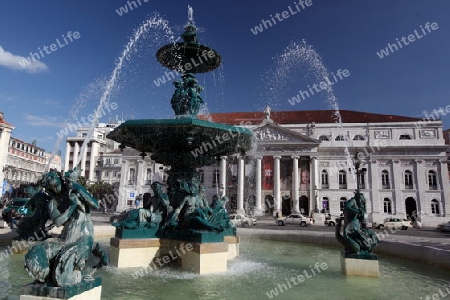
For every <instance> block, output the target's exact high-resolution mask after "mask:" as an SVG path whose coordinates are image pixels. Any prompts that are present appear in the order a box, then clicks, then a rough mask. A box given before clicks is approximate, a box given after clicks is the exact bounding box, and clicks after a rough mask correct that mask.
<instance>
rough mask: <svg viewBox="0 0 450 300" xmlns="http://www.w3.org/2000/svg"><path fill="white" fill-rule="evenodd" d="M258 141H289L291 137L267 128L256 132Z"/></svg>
mask: <svg viewBox="0 0 450 300" xmlns="http://www.w3.org/2000/svg"><path fill="white" fill-rule="evenodd" d="M255 138H256V140H258V141H289V140H290V137H289V136H287V135H286V134H284V133H280V132H277V131H275V130H273V129H270V128H265V129H262V130H260V131H257V132H255Z"/></svg>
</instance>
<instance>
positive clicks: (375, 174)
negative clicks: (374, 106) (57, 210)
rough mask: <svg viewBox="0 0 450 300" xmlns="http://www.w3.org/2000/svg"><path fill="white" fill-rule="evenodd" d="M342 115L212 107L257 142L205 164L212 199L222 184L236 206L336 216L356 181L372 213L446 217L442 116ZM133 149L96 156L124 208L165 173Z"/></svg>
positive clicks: (431, 220) (428, 219)
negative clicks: (356, 168)
mask: <svg viewBox="0 0 450 300" xmlns="http://www.w3.org/2000/svg"><path fill="white" fill-rule="evenodd" d="M340 115H341V117H342V124H341V125H340V124H338V123H336V122H335V120H336V119H337V118H336V114H335V112H334V111H331V110H315V111H279V112H272V113H270V110H267V111H266V112H243V113H219V114H211V115H209V116H208V119H209V120H212V121H214V122H218V123H224V124H230V125H238V126H245V127H247V128H249V129H251V130H252V131H253V132H254V137H255V146H254V149H253V150H252V151H250V152H248V153H239V154H236V155H234V156H229V157H220V158H218V160H217V163H216V164H214V165H212V166H208V167H204V168H201V169H199V173H200V180H201V182H202V183H203V186H204V188H205V191H206V195H207V197H208V199H209V200H210V201H211V199H212V197H213V196H214V195H217V194H222V193H225V194H226V195H227V196H228V197H229V199H230V201H229V202H228V209H229V211H230V212H245V213H247V214H253V215H261V214H265V215H268V214H270V215H272V214H276V212H279V213H280V214H283V215H286V214H289V213H292V212H301V213H304V214H311V213H313V212H314V213H317V212H318V213H319V214H320V213H330V214H331V215H334V216H338V215H340V213H341V212H342V209H343V205H344V203H345V201H346V200H347V199H349V198H350V197H352V196H353V193H354V191H355V189H356V187H357V184H356V182H357V181H356V180H358V181H359V185H360V189H361V191H362V192H363V194H364V196H365V198H366V201H367V203H366V208H367V216H368V221H369V222H372V221H380V220H383V219H384V218H386V217H390V216H397V217H400V218H407V217H411V218H415V217H420V218H421V220H422V223H423V224H424V225H427V226H434V225H436V224H438V223H441V222H443V221H444V219H445V217H449V213H448V212H447V207H446V203H447V202H448V198H449V191H450V187H449V178H448V177H449V175H448V167H447V161H448V160H447V157H446V151H447V148H448V146H446V145H445V141H444V136H443V130H442V122H441V121H439V120H437V121H433V120H430V121H429V120H422V119H418V118H411V117H404V116H393V115H382V114H373V113H365V112H357V111H348V110H341V111H340ZM229 138H239V136H231V135H229V136H223V137H216V138H214V139H212V140H211V141H210V142H205V143H204V144H203V145H202V149H194V150H193V151H192V154H193V155H198V153H200V152H202V151H203V153H205V152H207V151H208V150H210V149H212V147H220V144H221V142H223V140H224V139H229ZM126 150H127V149H126ZM130 150H132V149H129V150H128V151H124V152H121V151H117V149H106V148H105V149H104V150H101V151H100V152H99V156H98V157H96V158H95V160H96V161H97V164H96V167H95V174H96V175H95V177H96V178H95V179H96V180H105V181H107V182H110V183H115V184H116V185H117V187H118V193H117V196H118V199H117V202H118V203H117V210H119V211H120V210H123V209H126V208H128V207H130V206H132V205H134V204H133V203H134V200H135V199H136V197H143V196H147V197H149V195H151V193H152V191H151V188H150V184H151V182H153V181H164V180H165V179H166V178H167V176H165V172H166V171H167V170H168V169H169V166H162V165H158V164H156V163H154V162H152V161H151V159H150V158H149V156H146V157H140V156H139V152H137V151H130ZM199 151H200V152H199ZM357 153H359V154H358V158H359V159H360V160H362V162H363V165H362V170H363V171H364V172H362V174H360V176H359V178H356V175H355V174H354V172H353V170H352V166H353V163H352V159H353V158H354V156H355V154H357ZM112 162H114V163H112ZM112 166H114V170H113V169H111V168H112ZM141 205H142V201H141Z"/></svg>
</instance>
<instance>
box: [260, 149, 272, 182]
mask: <svg viewBox="0 0 450 300" xmlns="http://www.w3.org/2000/svg"><path fill="white" fill-rule="evenodd" d="M262 189H263V190H273V157H272V156H264V157H263V159H262Z"/></svg>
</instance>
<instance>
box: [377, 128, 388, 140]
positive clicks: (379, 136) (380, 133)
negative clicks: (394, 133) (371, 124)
mask: <svg viewBox="0 0 450 300" xmlns="http://www.w3.org/2000/svg"><path fill="white" fill-rule="evenodd" d="M374 133H375V138H376V139H389V138H390V137H391V133H390V132H389V130H375V132H374Z"/></svg>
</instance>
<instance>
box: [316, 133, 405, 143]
mask: <svg viewBox="0 0 450 300" xmlns="http://www.w3.org/2000/svg"><path fill="white" fill-rule="evenodd" d="M398 139H399V140H412V137H411V135H409V134H401V135H400V136H399V137H398ZM319 140H320V141H322V142H323V141H329V140H330V138H329V137H328V136H326V135H321V136H320V137H319ZM334 140H335V141H345V140H346V138H345V136H344V135H342V134H341V135H338V136H336V137H335V138H334ZM353 140H354V141H365V140H366V139H365V138H364V137H363V136H362V135H360V134H357V135H355V136H354V137H353Z"/></svg>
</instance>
